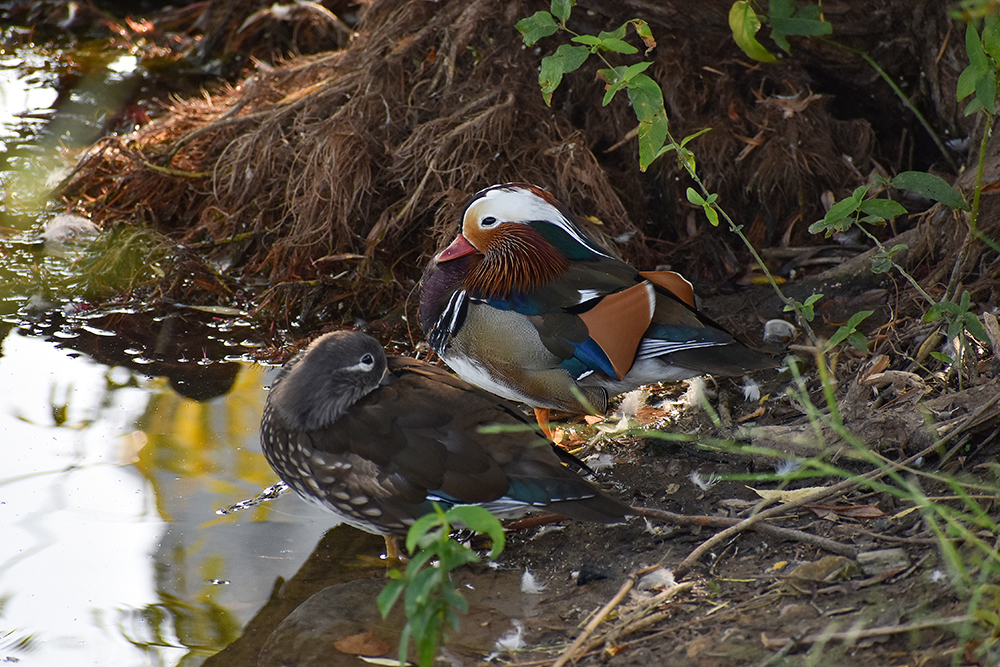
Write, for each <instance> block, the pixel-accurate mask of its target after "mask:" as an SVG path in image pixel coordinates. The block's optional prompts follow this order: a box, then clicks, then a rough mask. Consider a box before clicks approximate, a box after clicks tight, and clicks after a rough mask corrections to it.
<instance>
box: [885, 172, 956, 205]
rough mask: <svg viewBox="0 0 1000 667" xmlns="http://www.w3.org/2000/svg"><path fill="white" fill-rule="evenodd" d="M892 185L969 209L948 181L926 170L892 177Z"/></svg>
mask: <svg viewBox="0 0 1000 667" xmlns="http://www.w3.org/2000/svg"><path fill="white" fill-rule="evenodd" d="M892 187H894V188H899V189H900V190H912V191H913V192H916V193H917V194H918V195H920V196H921V197H926V198H927V199H931V200H933V201H939V202H941V203H942V204H944V205H945V206H949V207H951V208H957V209H961V210H963V211H968V210H969V205H968V204H966V203H965V198H964V197H962V195H961V194H959V192H958V191H957V190H955V188H953V187H952V186H951V185H949V184H948V181H946V180H944V179H943V178H941V177H940V176H936V175H934V174H928V173H927V172H925V171H904V172H902V173H901V174H899V175H898V176H896V177H895V178H893V179H892Z"/></svg>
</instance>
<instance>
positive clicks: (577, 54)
mask: <svg viewBox="0 0 1000 667" xmlns="http://www.w3.org/2000/svg"><path fill="white" fill-rule="evenodd" d="M589 55H590V49H589V48H587V47H586V46H571V45H569V44H560V45H559V48H557V49H556V52H555V53H554V54H552V55H551V56H545V57H544V58H542V68H541V71H540V72H539V73H538V84H539V85H540V86H541V87H542V97H543V98H544V99H545V104H547V105H549V106H552V93H554V92H555V90H556V88H558V87H559V83H560V82H561V81H562V78H563V75H564V74H568V73H570V72H572V71H574V70H576V69H578V68H579V67H580V65H582V64H583V63H584V62H585V61H586V60H587V56H589Z"/></svg>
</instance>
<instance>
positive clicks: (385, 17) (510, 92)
mask: <svg viewBox="0 0 1000 667" xmlns="http://www.w3.org/2000/svg"><path fill="white" fill-rule="evenodd" d="M728 4H729V3H727V2H721V1H718V2H716V1H713V2H709V3H701V4H699V6H698V7H697V8H694V9H692V8H691V7H690V5H688V4H687V3H662V4H656V5H653V4H648V3H645V2H639V1H634V2H631V3H628V4H627V6H624V7H623V6H621V5H620V4H619V3H609V2H600V1H598V2H592V3H587V6H586V7H582V8H580V9H578V10H577V12H576V13H575V14H574V16H576V17H577V20H578V21H579V25H575V28H576V29H578V30H580V31H586V32H595V31H598V30H602V29H609V28H613V27H615V26H617V25H620V24H621V23H622V22H623V21H624V20H626V19H628V18H632V17H633V16H636V15H638V16H643V17H645V18H646V19H647V20H648V21H649V22H650V24H651V26H652V28H653V32H654V35H656V37H657V39H658V46H657V48H656V50H655V51H654V52H653V54H652V55H651V57H653V58H655V66H654V67H653V68H651V70H650V71H651V72H652V73H653V75H654V76H655V77H656V78H657V79H658V80H659V81H660V83H661V85H662V86H663V88H664V94H665V100H666V104H667V107H668V113H669V114H670V117H671V122H672V130H673V132H674V134H675V136H676V137H678V138H681V137H683V136H685V135H686V134H689V133H692V132H695V131H698V130H700V129H702V128H704V127H711V128H712V131H711V132H709V133H708V134H707V135H704V136H703V137H701V138H699V139H698V140H696V141H695V143H694V144H692V148H693V149H694V150H695V151H696V153H697V155H698V160H699V170H700V173H702V174H703V175H704V178H705V180H706V183H707V184H708V186H709V187H710V188H712V189H714V190H716V191H718V192H719V193H720V196H721V201H722V202H723V204H724V205H725V206H726V208H727V210H729V211H731V212H732V213H733V214H734V215H735V216H736V218H737V222H739V223H740V224H743V225H745V227H746V229H747V230H748V232H749V234H750V236H751V238H752V240H753V241H755V243H757V244H759V245H761V246H769V245H777V246H781V245H789V244H792V245H794V244H797V243H802V242H804V240H805V239H806V238H807V237H806V234H805V228H806V227H807V226H808V224H809V222H811V221H812V220H814V219H816V218H817V217H819V215H821V213H822V206H821V203H820V198H821V195H822V194H823V193H824V192H827V191H830V192H832V193H833V194H834V195H836V196H842V195H843V194H845V193H847V192H849V191H850V190H851V189H853V188H854V187H856V186H857V185H858V184H860V183H862V182H865V181H866V180H867V178H868V175H869V173H870V172H872V171H892V170H893V169H895V168H896V167H897V166H900V165H901V163H902V158H901V155H903V154H904V153H906V152H907V151H909V154H912V152H913V150H912V149H913V146H914V142H913V140H912V138H908V137H909V135H908V134H907V132H908V131H909V130H907V128H906V127H903V128H902V130H899V129H897V130H895V134H887V135H886V136H885V137H879V136H878V134H877V133H876V131H877V130H878V126H879V123H880V122H882V121H881V120H880V119H881V114H874V115H872V114H869V115H865V113H866V112H868V111H870V110H869V109H866V108H864V107H859V108H858V109H857V110H856V111H857V113H856V114H854V115H846V116H845V115H844V103H843V100H842V99H840V98H838V96H837V95H836V92H837V91H840V90H843V89H844V88H845V87H846V86H848V85H852V86H855V87H865V86H867V88H865V89H866V90H867V89H868V88H870V89H873V90H879V91H881V86H880V83H879V82H878V81H873V80H872V77H871V75H870V72H868V73H867V74H866V75H865V77H862V78H861V79H860V80H853V81H845V80H843V79H842V78H838V77H859V76H860V75H859V72H867V70H866V69H865V66H864V65H863V63H860V61H859V60H858V59H857V58H855V57H854V56H849V55H847V54H845V53H844V52H840V51H836V50H833V49H831V48H830V47H827V46H824V45H822V44H819V43H810V42H803V43H801V44H796V45H795V53H796V57H795V58H794V59H793V58H786V64H783V65H780V66H777V67H770V68H764V67H762V66H760V65H754V64H751V63H749V62H747V61H746V59H745V57H744V56H743V55H742V54H741V52H739V51H738V49H736V47H735V46H734V45H733V44H732V39H731V36H730V35H729V34H728V32H727V29H726V22H725V16H726V12H727V11H728ZM897 4H899V5H900V7H897V6H896V5H897ZM903 4H905V5H906V7H902V5H903ZM210 5H211V3H210ZM535 5H536V3H532V2H515V3H504V4H502V5H498V4H495V3H466V2H461V1H459V0H451V1H445V2H439V3H426V2H404V1H402V0H375V1H373V2H371V3H370V4H369V5H368V6H367V7H366V8H365V11H364V14H363V16H362V18H361V20H360V22H359V23H358V24H357V26H356V34H355V35H354V36H353V38H351V40H350V41H349V42H348V43H346V45H345V46H344V48H342V49H340V50H335V51H328V52H322V53H318V54H315V55H311V56H301V57H296V58H293V59H290V60H288V61H286V62H284V63H281V64H278V65H276V66H274V67H272V66H268V65H265V64H263V63H259V64H258V65H257V67H256V69H255V70H254V71H252V72H249V73H248V74H247V75H246V77H245V78H244V79H243V80H242V81H240V82H239V83H236V84H232V85H227V86H220V87H217V88H214V89H212V90H211V91H206V92H203V93H202V94H200V95H195V96H192V97H189V98H186V99H176V100H174V101H173V102H172V103H171V104H170V107H169V108H168V109H167V110H166V113H165V114H164V115H163V116H161V117H160V118H158V119H157V120H155V121H154V122H152V123H150V124H149V125H146V126H145V127H143V128H141V129H140V130H139V131H138V132H136V133H135V134H134V135H130V136H127V137H111V138H108V139H105V140H104V141H102V142H100V143H99V144H98V145H97V146H95V147H94V148H93V149H92V150H91V151H90V152H89V153H88V154H87V155H86V156H85V157H84V158H83V159H82V160H81V162H80V165H79V168H78V170H77V172H76V174H75V176H74V178H73V179H72V180H71V181H70V182H69V183H68V184H67V187H66V188H65V190H64V196H65V197H66V198H67V199H69V200H71V201H73V202H74V203H75V204H76V205H77V206H78V207H80V208H84V209H86V210H87V212H88V213H89V214H90V215H91V217H92V218H94V219H95V220H97V221H99V222H101V223H103V224H105V225H109V224H121V223H126V224H135V223H144V224H148V225H151V226H153V227H155V228H156V229H159V230H160V231H162V232H164V233H166V234H167V235H168V236H170V237H171V238H172V239H173V240H174V241H176V242H178V243H181V244H184V245H185V246H187V247H188V249H189V250H191V254H190V256H188V258H187V259H188V260H190V259H192V258H194V259H198V258H200V259H201V260H202V261H204V262H205V263H206V264H208V265H210V267H211V270H210V271H209V273H221V276H220V281H221V282H220V284H222V282H225V281H227V280H228V281H230V283H231V284H229V288H228V289H227V290H221V289H220V290H209V291H208V292H207V293H201V292H198V291H197V290H195V289H193V288H192V282H191V281H187V280H183V279H178V278H177V277H176V276H173V277H172V276H169V275H168V276H167V277H166V278H165V279H164V280H163V281H162V282H161V283H160V284H159V285H158V286H157V288H156V289H155V290H154V297H155V296H162V297H167V298H174V299H184V300H186V301H188V302H191V301H197V300H201V301H203V302H211V301H213V300H218V299H226V298H230V295H229V291H232V290H234V289H235V292H237V293H238V294H239V295H240V296H241V298H245V299H250V300H252V301H253V302H254V304H255V305H256V306H257V307H258V308H260V309H262V310H263V311H264V312H265V313H267V314H270V315H276V316H278V317H279V318H280V319H282V320H283V321H285V322H286V323H287V322H288V321H290V320H291V319H292V317H293V313H294V314H295V315H296V316H297V317H298V319H299V321H303V322H305V321H310V320H312V321H315V320H329V319H331V318H334V319H343V318H344V317H347V316H362V317H365V318H373V317H381V316H384V315H385V314H386V313H388V312H390V311H391V310H393V309H394V308H397V307H398V304H399V303H400V302H401V301H402V300H403V299H404V297H405V296H406V294H407V293H408V292H409V291H410V290H411V289H412V286H413V284H414V281H415V279H416V278H417V277H418V276H419V274H420V271H421V269H422V267H423V265H424V263H425V262H426V258H427V257H428V256H429V255H430V254H431V253H433V252H434V250H435V249H436V248H437V247H439V246H440V245H441V244H442V243H443V242H444V241H445V240H446V239H447V238H448V237H450V236H451V235H452V234H453V233H454V232H455V229H456V226H457V212H458V211H459V210H460V207H461V206H462V204H463V203H464V200H465V198H466V197H467V196H468V195H469V194H470V193H472V192H475V191H476V190H479V189H480V188H482V187H485V186H487V185H490V184H492V183H496V182H504V181H512V180H523V181H529V182H533V183H537V184H539V185H542V186H544V187H547V188H549V189H551V190H552V192H553V193H554V194H555V195H556V197H558V198H559V199H561V200H562V201H564V202H567V203H568V204H569V206H570V208H571V209H572V210H574V211H575V212H577V213H579V214H587V215H593V216H596V217H597V218H598V219H599V220H600V221H601V222H602V223H603V225H602V226H600V227H596V228H595V232H597V233H603V234H604V235H605V236H606V237H609V238H611V239H615V240H616V242H617V246H618V249H619V250H620V252H621V253H622V254H623V255H624V256H625V257H626V258H628V259H630V260H631V261H633V262H634V263H636V264H638V265H640V266H650V267H651V266H654V265H657V264H670V265H672V266H674V268H678V269H680V270H682V271H685V272H687V273H688V274H690V276H691V277H692V278H693V279H694V280H695V281H696V283H700V284H705V283H709V284H715V285H717V284H719V283H725V282H727V281H729V280H731V279H733V278H734V277H736V276H739V275H740V274H742V273H743V272H744V271H745V266H746V261H745V258H744V255H743V254H742V251H741V250H740V249H739V247H738V246H735V245H734V244H733V243H732V240H731V239H730V238H729V237H728V236H727V235H723V234H720V233H718V232H716V231H715V230H711V229H710V228H706V227H705V223H704V220H703V219H701V216H700V215H699V214H697V212H696V211H695V209H693V208H692V207H690V206H689V205H688V204H687V202H686V199H685V197H684V189H685V188H686V187H687V185H688V183H687V181H686V179H685V178H682V177H681V174H680V172H679V170H678V168H677V166H676V165H675V164H674V163H673V162H672V161H671V159H670V158H669V157H667V158H664V159H662V160H661V161H660V162H659V163H658V164H657V165H655V166H654V168H653V169H652V170H651V172H650V173H649V174H647V175H645V176H637V173H638V172H637V171H636V161H637V159H636V155H635V140H634V139H629V138H628V135H629V132H630V131H631V130H632V129H633V128H634V125H635V120H634V116H633V114H632V112H631V110H630V109H629V108H628V107H627V104H626V103H625V99H624V96H620V97H621V98H622V99H619V100H616V101H615V102H613V103H612V104H611V105H609V106H608V107H601V106H599V105H598V104H597V100H598V99H599V95H600V93H601V88H600V84H599V83H596V82H595V81H594V77H595V72H596V69H597V67H596V65H588V66H586V67H585V68H583V70H582V71H581V72H578V73H576V74H573V75H571V76H568V77H566V79H565V80H564V83H563V88H562V89H561V90H560V91H558V92H557V95H556V97H555V101H554V105H553V107H552V108H549V107H546V106H545V105H544V103H543V102H542V100H541V96H540V94H539V91H538V86H537V82H536V79H537V68H538V65H539V61H540V58H541V56H542V55H544V53H547V52H550V51H551V50H553V49H554V48H555V46H556V44H557V43H558V40H559V39H562V38H552V39H549V40H545V41H544V42H543V43H542V50H541V51H538V50H537V49H526V48H524V47H523V44H522V42H521V39H520V35H519V34H518V33H517V31H516V30H515V29H514V27H513V26H514V24H515V23H516V22H517V20H518V19H520V18H521V17H523V16H527V15H529V14H530V13H532V12H533V11H535V10H537V9H538V7H536V6H535ZM682 5H683V6H682ZM825 7H826V11H827V12H830V13H831V16H832V17H833V19H834V20H836V21H838V22H839V23H838V25H839V26H840V28H838V29H841V28H842V29H843V31H844V38H845V40H847V41H851V42H852V43H853V45H854V46H858V47H861V48H866V47H867V48H870V50H872V51H873V52H875V53H876V54H879V53H881V55H882V56H883V57H884V62H883V66H884V67H886V69H888V70H890V71H892V70H893V69H894V68H895V69H896V70H900V71H902V72H903V73H904V74H906V73H909V72H910V71H911V70H913V68H914V66H915V65H916V66H917V69H916V75H917V76H919V75H920V73H921V72H922V71H924V69H927V68H933V69H934V70H935V72H934V74H933V76H930V80H932V81H933V82H935V86H938V85H940V86H941V87H943V86H945V85H946V84H947V83H948V82H950V81H953V79H954V77H953V76H952V73H953V72H952V70H954V69H955V67H956V65H955V64H954V59H953V58H951V54H952V52H953V51H954V49H955V48H960V47H961V45H958V46H957V47H956V46H954V45H951V44H950V41H946V42H944V46H945V47H946V48H943V49H941V51H940V53H941V54H943V56H947V57H943V58H942V57H939V58H938V59H937V60H936V61H934V60H932V61H931V62H929V63H924V62H920V61H919V58H921V57H924V58H926V57H928V56H926V54H924V53H923V52H924V51H926V50H927V49H925V48H923V47H922V46H920V44H921V43H922V42H919V40H915V39H914V40H911V41H912V43H910V44H909V46H907V45H906V44H902V45H901V44H895V50H891V49H884V48H883V47H882V46H881V44H882V42H881V41H879V40H882V39H883V37H884V34H874V33H872V32H871V30H862V29H861V28H863V27H864V26H865V25H868V24H872V22H873V20H874V19H873V18H872V16H876V17H877V18H878V21H876V22H875V24H876V25H880V26H882V29H883V30H885V29H887V28H886V27H885V25H884V24H886V23H887V22H888V24H889V25H894V26H895V27H896V29H897V30H900V31H902V32H903V34H905V35H910V33H909V32H907V30H910V31H911V32H915V31H917V29H918V28H919V30H921V31H923V32H924V33H926V35H925V36H926V37H927V38H928V39H932V40H938V41H940V40H941V39H943V36H944V35H945V34H946V32H947V21H946V20H943V19H941V18H940V17H937V15H936V14H935V15H934V20H930V19H928V18H927V16H925V14H926V15H930V14H931V12H930V10H925V9H922V10H921V11H922V12H924V13H923V14H921V15H922V16H924V19H923V22H922V23H919V24H917V23H912V22H914V21H916V19H914V18H912V17H911V16H910V14H911V13H912V10H913V8H912V7H911V5H910V4H909V3H894V2H889V1H888V0H886V1H885V2H883V3H881V4H878V6H877V7H876V8H875V11H874V14H872V12H871V11H870V10H871V8H866V10H865V11H864V12H862V11H860V10H857V9H853V8H852V7H851V6H850V3H843V4H834V5H829V4H828V5H825ZM253 8H254V7H253V5H249V6H248V7H247V8H246V10H247V11H250V10H251V9H253ZM918 13H919V12H918ZM265 14H266V12H265ZM251 16H256V17H257V18H256V19H255V20H254V21H250V22H247V18H248V17H245V18H244V19H243V21H242V22H237V21H234V20H233V16H230V15H228V14H227V15H226V20H225V21H222V20H221V19H219V18H218V16H216V19H217V20H216V24H218V25H219V26H225V25H230V26H232V25H236V24H237V23H239V24H241V25H242V26H243V27H244V31H246V30H247V29H249V28H248V26H252V27H253V28H254V29H255V30H256V29H258V28H259V27H260V28H261V29H263V26H265V25H267V21H266V20H265V19H266V18H267V17H266V16H265V15H264V14H260V13H257V14H252V15H251ZM324 20H325V19H324ZM308 25H309V28H310V30H312V31H313V32H315V30H318V29H319V27H318V26H322V25H323V21H322V20H318V19H316V18H315V17H313V19H312V22H311V23H309V24H308ZM333 26H334V24H333V23H331V27H330V30H331V34H333V33H338V34H339V32H342V29H341V28H339V27H333ZM220 29H221V28H220ZM313 32H309V33H308V34H309V35H313ZM303 34H306V32H305V31H304V32H303ZM268 35H271V36H273V33H268V32H266V31H265V32H262V33H261V35H260V38H259V40H256V41H255V42H254V43H257V42H258V41H260V40H264V39H266V38H267V37H268ZM242 39H244V37H236V36H232V35H231V36H230V38H229V42H228V43H230V44H233V43H236V42H238V41H239V40H242ZM310 39H311V40H312V41H311V42H310V44H313V43H315V39H313V37H310ZM215 40H216V41H217V42H218V41H220V40H221V41H225V40H222V38H221V37H220V36H216V37H215ZM234 40H235V41H234ZM883 41H884V40H883ZM904 47H906V48H907V49H908V51H907V50H906V49H904ZM918 47H919V48H918ZM296 50H300V51H304V50H306V49H294V48H293V49H291V52H294V51H296ZM918 55H919V57H918ZM629 62H631V61H629ZM921 68H923V69H921ZM939 82H941V83H940V84H939ZM934 90H937V87H935V88H934ZM932 92H933V91H932ZM883 93H884V91H881V92H880V94H879V98H878V100H879V101H880V102H883V103H885V104H889V105H891V104H893V102H892V98H891V96H890V97H888V98H887V97H886V96H885V95H884V94H883ZM886 100H888V101H886ZM897 106H898V103H897ZM952 107H954V104H952ZM952 107H942V108H941V109H937V110H936V113H937V119H938V120H940V121H941V122H942V123H944V124H945V125H949V124H953V123H952V121H951V120H949V119H950V117H951V115H952V114H953V111H954V110H953V108H952ZM883 111H884V110H883ZM892 113H894V114H895V118H894V120H897V121H898V119H899V118H900V117H901V116H902V112H900V111H898V110H897V108H896V107H893V110H892ZM887 158H888V164H886V162H887ZM734 248H735V249H734ZM181 269H184V270H185V271H189V270H191V266H190V262H189V261H185V262H178V263H177V264H176V270H178V271H179V270H181ZM304 298H308V303H303V299H304Z"/></svg>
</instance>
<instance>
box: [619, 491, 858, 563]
mask: <svg viewBox="0 0 1000 667" xmlns="http://www.w3.org/2000/svg"><path fill="white" fill-rule="evenodd" d="M783 508H784V507H782V508H779V509H783ZM634 509H635V510H636V511H637V512H639V516H644V517H649V518H651V519H659V520H660V521H664V522H667V523H672V524H676V525H680V526H705V527H708V528H725V530H723V531H722V532H720V533H717V534H716V535H714V536H713V537H712V538H711V539H710V540H708V541H706V542H705V543H704V544H702V545H701V546H699V547H698V549H696V550H695V552H692V555H691V556H688V558H686V559H684V562H682V563H681V565H680V566H678V568H677V570H675V571H674V574H675V575H678V576H679V575H680V568H681V567H684V563H686V562H687V561H688V560H689V559H691V558H692V556H694V555H695V553H697V554H698V555H697V557H696V558H695V560H697V558H700V557H701V555H703V554H704V553H705V551H707V550H708V549H710V548H711V547H712V546H714V545H715V544H717V543H718V542H720V541H721V540H724V539H726V537H728V536H730V535H733V534H735V533H737V532H740V531H742V530H747V529H749V530H753V531H756V532H758V533H762V534H764V535H768V536H770V537H774V538H777V539H781V540H790V541H795V542H802V543H804V544H809V545H812V546H815V547H818V548H820V549H825V550H827V551H829V552H831V553H835V554H837V555H839V556H847V557H848V558H855V557H856V556H857V555H858V550H857V548H856V547H852V546H850V545H847V544H844V543H842V542H837V541H836V540H831V539H829V538H826V537H820V536H818V535H813V534H811V533H807V532H804V531H801V530H795V529H794V528H782V527H781V526H775V525H772V524H769V523H760V522H758V521H756V520H755V521H753V522H750V519H731V518H728V517H717V516H684V515H681V514H674V513H673V512H665V511H662V510H657V509H651V508H639V507H637V508H634ZM757 516H759V515H757ZM751 518H753V517H751ZM748 522H749V523H748ZM720 535H724V536H723V537H721V538H719V536H720ZM706 544H707V545H708V546H707V547H706V546H705V545H706ZM687 569H690V565H689V566H688V567H687V568H686V569H685V570H684V571H685V572H686V571H687Z"/></svg>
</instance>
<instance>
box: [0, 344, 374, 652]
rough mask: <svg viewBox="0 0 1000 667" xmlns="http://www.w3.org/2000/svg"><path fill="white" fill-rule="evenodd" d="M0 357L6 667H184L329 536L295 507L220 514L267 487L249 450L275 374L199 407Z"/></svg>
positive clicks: (149, 390)
mask: <svg viewBox="0 0 1000 667" xmlns="http://www.w3.org/2000/svg"><path fill="white" fill-rule="evenodd" d="M2 352H3V357H2V358H0V386H3V387H5V388H7V390H6V391H4V393H3V395H2V397H0V432H2V433H3V440H2V444H0V458H2V460H3V461H4V465H3V471H4V472H3V473H2V475H0V526H3V532H4V534H5V537H4V539H3V540H2V543H0V599H2V600H3V604H2V607H0V623H2V627H3V630H4V635H3V637H2V639H0V659H3V658H9V657H16V658H19V659H20V660H21V662H22V664H29V665H109V664H115V665H123V666H127V665H144V664H164V665H174V664H181V663H183V664H193V663H192V662H191V661H192V659H193V658H195V657H199V656H205V655H209V654H211V653H214V652H215V651H217V650H219V649H221V648H223V647H224V646H226V645H227V644H228V643H230V642H231V641H232V640H234V639H236V638H237V637H238V636H239V633H240V631H241V629H242V628H243V626H244V625H245V624H246V623H247V622H248V621H249V620H250V619H251V618H252V617H253V615H254V614H255V612H256V611H257V609H258V608H259V607H260V606H261V604H262V603H263V601H265V600H266V599H267V597H268V595H269V593H270V591H271V588H272V587H273V586H274V583H275V581H276V579H277V578H278V577H285V578H287V577H290V576H292V575H293V574H294V573H295V572H296V571H297V570H298V568H299V566H300V565H301V564H302V563H303V562H304V561H305V559H306V557H307V556H308V555H309V553H310V552H311V551H312V549H313V547H314V546H315V545H316V543H317V542H318V541H319V539H320V537H322V535H323V534H324V533H325V532H326V531H327V529H329V527H330V526H331V523H332V522H331V521H330V517H329V515H327V514H325V513H324V512H322V511H320V510H319V509H314V508H313V507H311V506H309V505H307V504H305V503H303V502H302V501H300V500H299V499H298V498H297V497H295V496H294V495H291V494H289V495H285V496H282V497H281V498H279V499H278V500H276V501H273V502H270V503H265V504H263V505H261V506H258V507H257V508H255V509H254V510H252V511H249V512H243V513H239V514H236V515H234V516H229V517H221V516H217V515H216V514H215V510H216V509H218V508H221V507H224V506H225V505H227V504H230V503H232V502H236V501H239V500H241V499H243V498H245V497H248V496H250V495H253V494H255V493H257V492H258V491H259V490H260V489H261V487H262V486H266V485H267V484H269V483H272V482H274V481H275V480H276V478H275V476H274V473H273V472H272V471H271V469H270V468H269V467H268V465H267V463H266V462H265V461H264V459H263V456H262V455H261V454H260V450H259V445H258V443H257V437H258V431H257V422H258V421H259V418H260V409H261V407H262V406H263V401H264V397H265V393H264V389H263V387H264V386H265V385H266V383H267V382H268V381H269V377H268V376H269V375H270V374H271V373H273V370H269V369H265V368H263V367H259V366H253V365H251V364H248V363H243V364H239V373H238V375H237V377H236V379H235V382H234V384H233V387H232V390H231V391H230V392H229V393H227V394H226V395H224V396H220V397H217V398H214V399H211V400H208V401H203V402H198V401H194V400H192V399H189V398H185V397H184V396H181V395H180V394H178V393H177V392H176V391H175V390H173V389H172V388H171V387H170V385H169V383H168V382H167V381H165V380H164V379H163V378H150V377H145V376H143V375H140V374H137V373H135V372H134V371H132V370H129V369H127V368H125V367H123V366H108V365H105V364H101V363H97V362H95V361H94V360H93V359H92V358H91V357H89V356H88V355H79V354H76V353H74V352H72V351H70V350H67V349H59V348H58V347H56V345H55V344H54V343H53V342H50V341H46V340H44V339H40V338H34V337H30V336H26V335H24V334H22V333H20V332H19V331H17V330H16V329H14V330H10V331H9V332H8V334H7V336H6V337H5V339H4V341H3V347H2ZM375 553H377V551H376V552H375Z"/></svg>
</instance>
